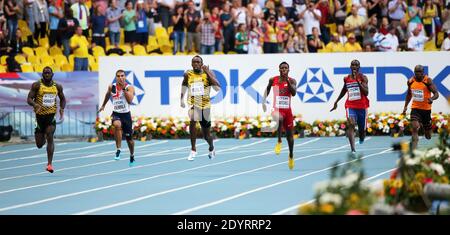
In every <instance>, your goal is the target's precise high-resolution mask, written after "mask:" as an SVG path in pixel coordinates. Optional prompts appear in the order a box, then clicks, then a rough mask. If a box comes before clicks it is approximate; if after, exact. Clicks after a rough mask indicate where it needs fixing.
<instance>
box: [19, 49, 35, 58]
mask: <svg viewBox="0 0 450 235" xmlns="http://www.w3.org/2000/svg"><path fill="white" fill-rule="evenodd" d="M22 52H23V53H25V54H26V55H27V56H30V55H34V51H33V49H32V48H31V47H23V48H22Z"/></svg>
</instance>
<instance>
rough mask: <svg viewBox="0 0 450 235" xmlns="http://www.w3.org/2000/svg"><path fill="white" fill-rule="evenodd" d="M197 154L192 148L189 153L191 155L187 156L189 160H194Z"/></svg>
mask: <svg viewBox="0 0 450 235" xmlns="http://www.w3.org/2000/svg"><path fill="white" fill-rule="evenodd" d="M196 156H197V152H195V151H192V150H191V153H190V154H189V157H188V158H187V160H188V161H194V158H195V157H196Z"/></svg>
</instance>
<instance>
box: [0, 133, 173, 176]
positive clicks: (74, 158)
mask: <svg viewBox="0 0 450 235" xmlns="http://www.w3.org/2000/svg"><path fill="white" fill-rule="evenodd" d="M167 142H169V141H168V140H164V141H160V142H155V143H150V144H146V145H142V146H138V147H136V148H135V149H140V148H144V147H147V146H151V145H158V144H164V143H167ZM90 147H92V146H90ZM77 150H81V149H77ZM115 152H116V150H114V151H108V152H103V153H94V154H89V155H87V156H82V157H71V158H64V159H58V160H54V161H53V162H66V161H72V160H79V159H86V158H93V157H101V156H104V155H108V154H113V153H115ZM46 163H47V162H46V161H45V162H37V163H31V164H26V165H19V166H12V167H5V168H0V171H4V170H12V169H18V168H24V167H29V166H37V165H42V164H46Z"/></svg>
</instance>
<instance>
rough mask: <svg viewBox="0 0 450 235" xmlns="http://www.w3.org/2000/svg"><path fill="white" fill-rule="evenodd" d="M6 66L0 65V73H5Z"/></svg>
mask: <svg viewBox="0 0 450 235" xmlns="http://www.w3.org/2000/svg"><path fill="white" fill-rule="evenodd" d="M6 70H7V69H6V66H5V65H0V73H6V72H7V71H6Z"/></svg>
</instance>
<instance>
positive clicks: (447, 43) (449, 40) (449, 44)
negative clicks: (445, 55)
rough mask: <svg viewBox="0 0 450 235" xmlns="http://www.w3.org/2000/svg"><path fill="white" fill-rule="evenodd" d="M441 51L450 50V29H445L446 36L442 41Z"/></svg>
mask: <svg viewBox="0 0 450 235" xmlns="http://www.w3.org/2000/svg"><path fill="white" fill-rule="evenodd" d="M441 51H450V30H448V31H447V37H446V38H445V40H444V42H442V46H441Z"/></svg>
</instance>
